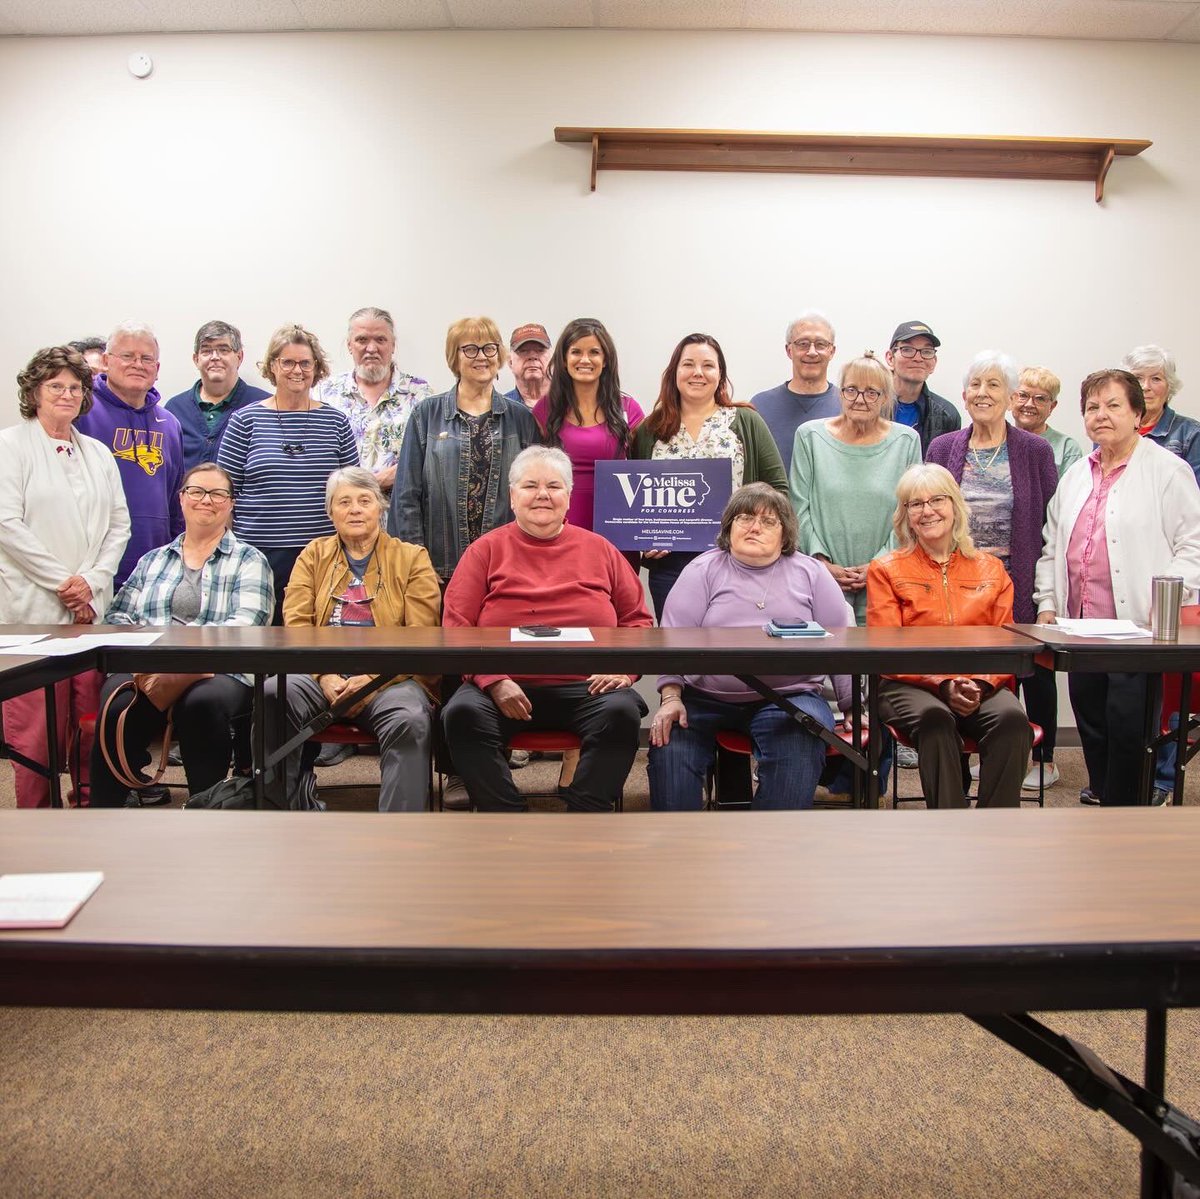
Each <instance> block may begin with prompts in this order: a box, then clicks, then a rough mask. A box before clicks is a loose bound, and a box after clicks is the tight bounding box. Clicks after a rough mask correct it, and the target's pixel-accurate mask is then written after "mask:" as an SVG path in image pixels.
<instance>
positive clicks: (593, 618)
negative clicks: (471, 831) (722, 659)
mask: <svg viewBox="0 0 1200 1199" xmlns="http://www.w3.org/2000/svg"><path fill="white" fill-rule="evenodd" d="M508 479H509V499H510V502H511V503H512V509H513V512H514V514H515V517H516V519H515V521H514V522H513V523H511V524H507V525H502V526H501V527H500V528H498V529H493V530H492V531H491V532H490V533H485V534H484V535H483V536H482V537H480V538H479V540H478V541H475V542H473V543H472V544H471V546H470V547H469V548H468V549H467V551H466V553H464V554H463V556H462V560H461V561H460V562H459V564H458V567H457V569H456V570H455V571H454V577H453V578H452V579H451V580H450V585H449V587H447V588H446V609H445V615H444V620H443V623H444V624H445V625H446V627H447V628H455V627H478V628H486V627H491V626H496V627H500V628H516V627H518V626H520V625H529V624H541V625H573V626H580V625H582V626H586V627H590V628H608V629H611V628H618V627H632V628H649V626H650V613H649V612H648V611H647V610H646V605H645V602H644V600H643V598H642V587H641V584H640V583H639V582H638V579H637V576H636V575H635V574H634V573H633V570H632V569H631V568H630V566H629V563H628V562H626V561H625V559H624V558H623V557H622V556H621V553H620V551H618V550H617V549H615V548H614V547H613V546H612V545H611V544H610V543H609V542H607V541H605V540H604V538H603V537H600V536H597V534H595V533H590V532H588V531H587V530H586V529H576V528H574V527H573V526H571V525H568V524H567V523H566V515H567V506H568V505H569V503H570V499H571V462H570V459H568V457H567V456H566V454H564V453H563V452H562V450H558V449H551V448H549V447H548V446H530V447H529V448H528V449H525V450H522V451H521V453H519V454H518V455H517V456H516V458H515V459H514V460H513V464H512V469H511V470H510V471H509V475H508ZM633 681H634V679H633V676H632V675H628V674H594V675H591V676H589V677H587V678H583V677H582V676H579V675H526V676H518V677H516V678H513V677H509V676H508V675H500V674H477V675H466V676H464V678H463V686H462V687H460V688H459V689H458V691H456V692H455V694H454V697H453V698H452V699H451V700H450V702H449V703H447V705H446V707H445V710H444V712H443V714H442V723H443V727H444V728H445V731H446V740H447V742H448V743H449V746H450V751H451V753H452V754H453V756H454V762H455V765H456V766H457V767H458V770H459V773H460V774H461V775H462V778H463V781H464V782H465V783H466V786H467V791H468V793H469V795H470V797H471V801H472V803H473V805H474V806H475V808H476V809H478V810H479V811H488V812H519V811H524V810H525V801H524V800H523V799H522V797H521V795H520V793H519V792H518V791H517V789H516V787H515V786H514V785H513V780H512V772H511V771H510V770H509V767H508V762H507V758H506V754H507V751H506V749H505V747H506V745H507V743H508V740H509V738H511V737H512V736H513V734H514V733H518V732H520V731H522V730H523V729H569V730H570V731H572V732H575V733H577V734H578V735H579V739H580V742H581V745H580V755H579V765H578V767H577V768H576V770H575V777H574V778H573V779H572V780H571V782H570V783H569V784H568V785H567V786H565V787H563V788H561V794H562V796H563V798H564V799H565V800H566V803H567V807H568V808H570V809H571V810H573V811H577V812H608V811H612V809H613V808H614V807H615V805H616V802H617V799H618V798H619V797H620V795H621V789H622V787H624V785H625V777H626V775H628V773H629V768H630V766H632V765H633V758H634V755H635V754H636V753H637V747H638V731H639V728H640V726H641V720H642V717H643V716H644V715H645V714H646V705H645V704H644V703H643V702H642V698H641V696H640V695H638V693H637V692H636V691H634V690H633Z"/></svg>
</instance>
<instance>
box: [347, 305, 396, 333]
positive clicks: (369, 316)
mask: <svg viewBox="0 0 1200 1199" xmlns="http://www.w3.org/2000/svg"><path fill="white" fill-rule="evenodd" d="M355 321H383V323H384V324H385V325H387V327H388V328H389V329H390V330H391V331H392V336H393V337H395V336H396V322H395V321H394V320H392V314H391V313H390V312H388V310H387V309H386V308H372V307H367V308H360V309H359V310H358V311H357V312H352V313H351V314H350V320H349V321H348V322H347V323H346V332H347V333H349V332H350V330H351V329H353V328H354V322H355Z"/></svg>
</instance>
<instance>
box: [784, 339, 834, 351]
mask: <svg viewBox="0 0 1200 1199" xmlns="http://www.w3.org/2000/svg"><path fill="white" fill-rule="evenodd" d="M791 344H792V349H794V350H799V351H800V353H801V354H807V353H808V352H809V350H816V351H817V353H818V354H828V353H829V352H830V350H832V349H833V342H831V341H825V340H823V339H820V338H818V339H817V340H816V341H813V340H812V339H811V338H809V337H797V338H796V340H795V341H794V342H792V343H791Z"/></svg>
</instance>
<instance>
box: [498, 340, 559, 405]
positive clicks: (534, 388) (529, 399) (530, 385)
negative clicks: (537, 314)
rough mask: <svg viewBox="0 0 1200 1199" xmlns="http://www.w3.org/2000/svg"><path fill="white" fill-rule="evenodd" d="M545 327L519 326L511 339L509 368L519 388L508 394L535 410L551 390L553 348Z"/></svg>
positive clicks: (510, 397)
mask: <svg viewBox="0 0 1200 1199" xmlns="http://www.w3.org/2000/svg"><path fill="white" fill-rule="evenodd" d="M553 344H554V343H553V342H551V340H550V334H548V333H547V332H546V326H545V325H533V324H530V325H518V326H517V327H516V328H515V329H514V330H513V335H512V337H510V338H509V339H508V350H509V357H508V369H509V370H510V371H512V375H513V379H515V380H516V384H517V385H516V387H514V388H513V389H512V391H509V392H506V393H505V396H506V398H507V399H510V400H520V401H521V402H522V403H523V404H524V405H525V407H526V408H532V407H533V406H534V405H535V404H536V403H537V402H538V400H540V399H542V398H543V397H544V396H545V395H546V394H547V392H549V390H550V369H549V368H550V350H551V348H552V346H553Z"/></svg>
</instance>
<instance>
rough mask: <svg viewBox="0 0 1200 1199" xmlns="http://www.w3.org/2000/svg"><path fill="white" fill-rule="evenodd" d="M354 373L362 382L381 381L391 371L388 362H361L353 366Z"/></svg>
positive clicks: (390, 365)
mask: <svg viewBox="0 0 1200 1199" xmlns="http://www.w3.org/2000/svg"><path fill="white" fill-rule="evenodd" d="M354 373H355V375H356V376H357V377H358V378H360V379H361V380H362V381H363V382H364V383H382V382H383V381H384V380H385V379H386V378H387V377H388V375H390V374H391V373H392V364H391V363H390V362H362V363H359V365H358V366H356V367H355V368H354Z"/></svg>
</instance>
